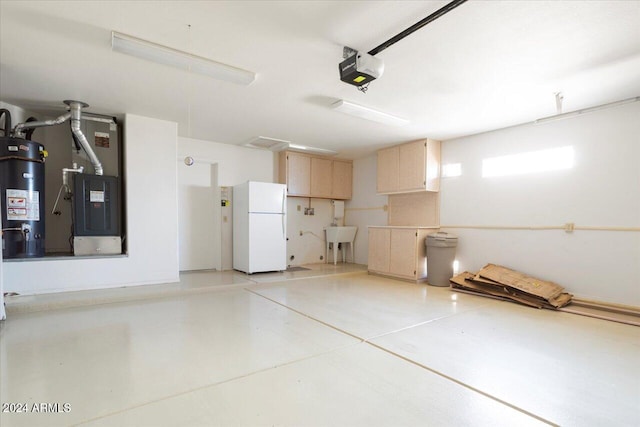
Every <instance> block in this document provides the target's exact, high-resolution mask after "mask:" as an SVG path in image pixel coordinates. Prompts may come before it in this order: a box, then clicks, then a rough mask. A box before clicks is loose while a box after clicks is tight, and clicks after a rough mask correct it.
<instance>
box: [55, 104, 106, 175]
mask: <svg viewBox="0 0 640 427" xmlns="http://www.w3.org/2000/svg"><path fill="white" fill-rule="evenodd" d="M64 103H65V104H67V105H68V106H69V109H70V112H71V132H73V134H74V135H75V137H76V139H77V140H78V142H79V143H80V145H81V146H82V148H83V149H84V151H85V152H86V153H87V155H88V156H89V160H91V164H92V165H93V169H94V170H95V174H96V175H102V174H103V169H102V163H100V160H99V159H98V156H96V153H95V151H93V148H91V145H90V144H89V141H87V138H86V137H85V136H84V134H83V133H82V131H81V130H80V117H81V111H82V108H83V107H88V106H89V105H88V104H85V103H84V102H79V101H64Z"/></svg>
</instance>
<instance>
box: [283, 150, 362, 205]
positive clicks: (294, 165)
mask: <svg viewBox="0 0 640 427" xmlns="http://www.w3.org/2000/svg"><path fill="white" fill-rule="evenodd" d="M279 156H280V157H279V169H280V170H279V179H278V181H279V182H280V183H281V184H286V185H287V195H289V196H299V197H317V198H321V199H339V200H346V199H350V198H351V193H352V187H353V162H351V161H350V160H334V159H331V158H327V157H321V156H312V155H309V154H304V153H296V152H292V151H281V152H280V154H279Z"/></svg>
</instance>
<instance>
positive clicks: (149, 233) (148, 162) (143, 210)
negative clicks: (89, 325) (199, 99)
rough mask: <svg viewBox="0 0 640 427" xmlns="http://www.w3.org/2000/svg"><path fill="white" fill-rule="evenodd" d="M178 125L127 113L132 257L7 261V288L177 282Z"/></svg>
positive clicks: (52, 289)
mask: <svg viewBox="0 0 640 427" xmlns="http://www.w3.org/2000/svg"><path fill="white" fill-rule="evenodd" d="M176 144H177V124H176V123H173V122H167V121H163V120H157V119H151V118H146V117H141V116H136V115H131V114H128V115H126V117H125V128H124V150H125V151H124V155H125V177H126V189H125V200H126V209H127V230H128V233H127V240H128V250H129V255H128V256H127V257H109V258H96V259H60V260H56V259H43V260H38V261H35V260H29V261H16V262H6V263H5V265H4V280H5V281H4V286H5V291H9V292H18V293H20V294H23V295H24V294H38V293H47V292H57V291H68V290H79V289H97V288H106V287H119V286H125V285H140V284H151V283H165V282H176V281H178V229H177V224H178V220H177V186H176V181H177V178H176V158H177V151H176Z"/></svg>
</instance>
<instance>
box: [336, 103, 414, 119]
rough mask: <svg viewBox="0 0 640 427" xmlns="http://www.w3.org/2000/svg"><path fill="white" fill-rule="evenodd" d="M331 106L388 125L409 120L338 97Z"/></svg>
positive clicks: (342, 111)
mask: <svg viewBox="0 0 640 427" xmlns="http://www.w3.org/2000/svg"><path fill="white" fill-rule="evenodd" d="M331 108H333V109H335V110H336V111H340V112H341V113H345V114H349V115H351V116H356V117H359V118H361V119H365V120H371V121H373V122H378V123H382V124H385V125H389V126H404V125H406V124H408V123H409V120H407V119H403V118H401V117H397V116H393V115H391V114H388V113H383V112H382V111H378V110H374V109H373V108H369V107H364V106H362V105H358V104H354V103H352V102H348V101H345V100H344V99H340V100H338V101H337V102H334V103H333V104H331Z"/></svg>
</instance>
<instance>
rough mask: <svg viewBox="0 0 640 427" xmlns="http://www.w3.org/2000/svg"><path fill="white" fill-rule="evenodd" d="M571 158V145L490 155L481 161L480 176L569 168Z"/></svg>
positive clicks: (572, 154) (521, 173) (522, 173)
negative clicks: (504, 154) (506, 154)
mask: <svg viewBox="0 0 640 427" xmlns="http://www.w3.org/2000/svg"><path fill="white" fill-rule="evenodd" d="M573 158H574V153H573V147H572V146H570V145H569V146H566V147H560V148H551V149H549V150H540V151H530V152H528V153H519V154H512V155H509V156H500V157H492V158H489V159H484V160H483V161H482V177H483V178H487V177H492V176H512V175H524V174H529V173H538V172H550V171H556V170H562V169H571V168H572V167H573V162H574V160H573Z"/></svg>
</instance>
